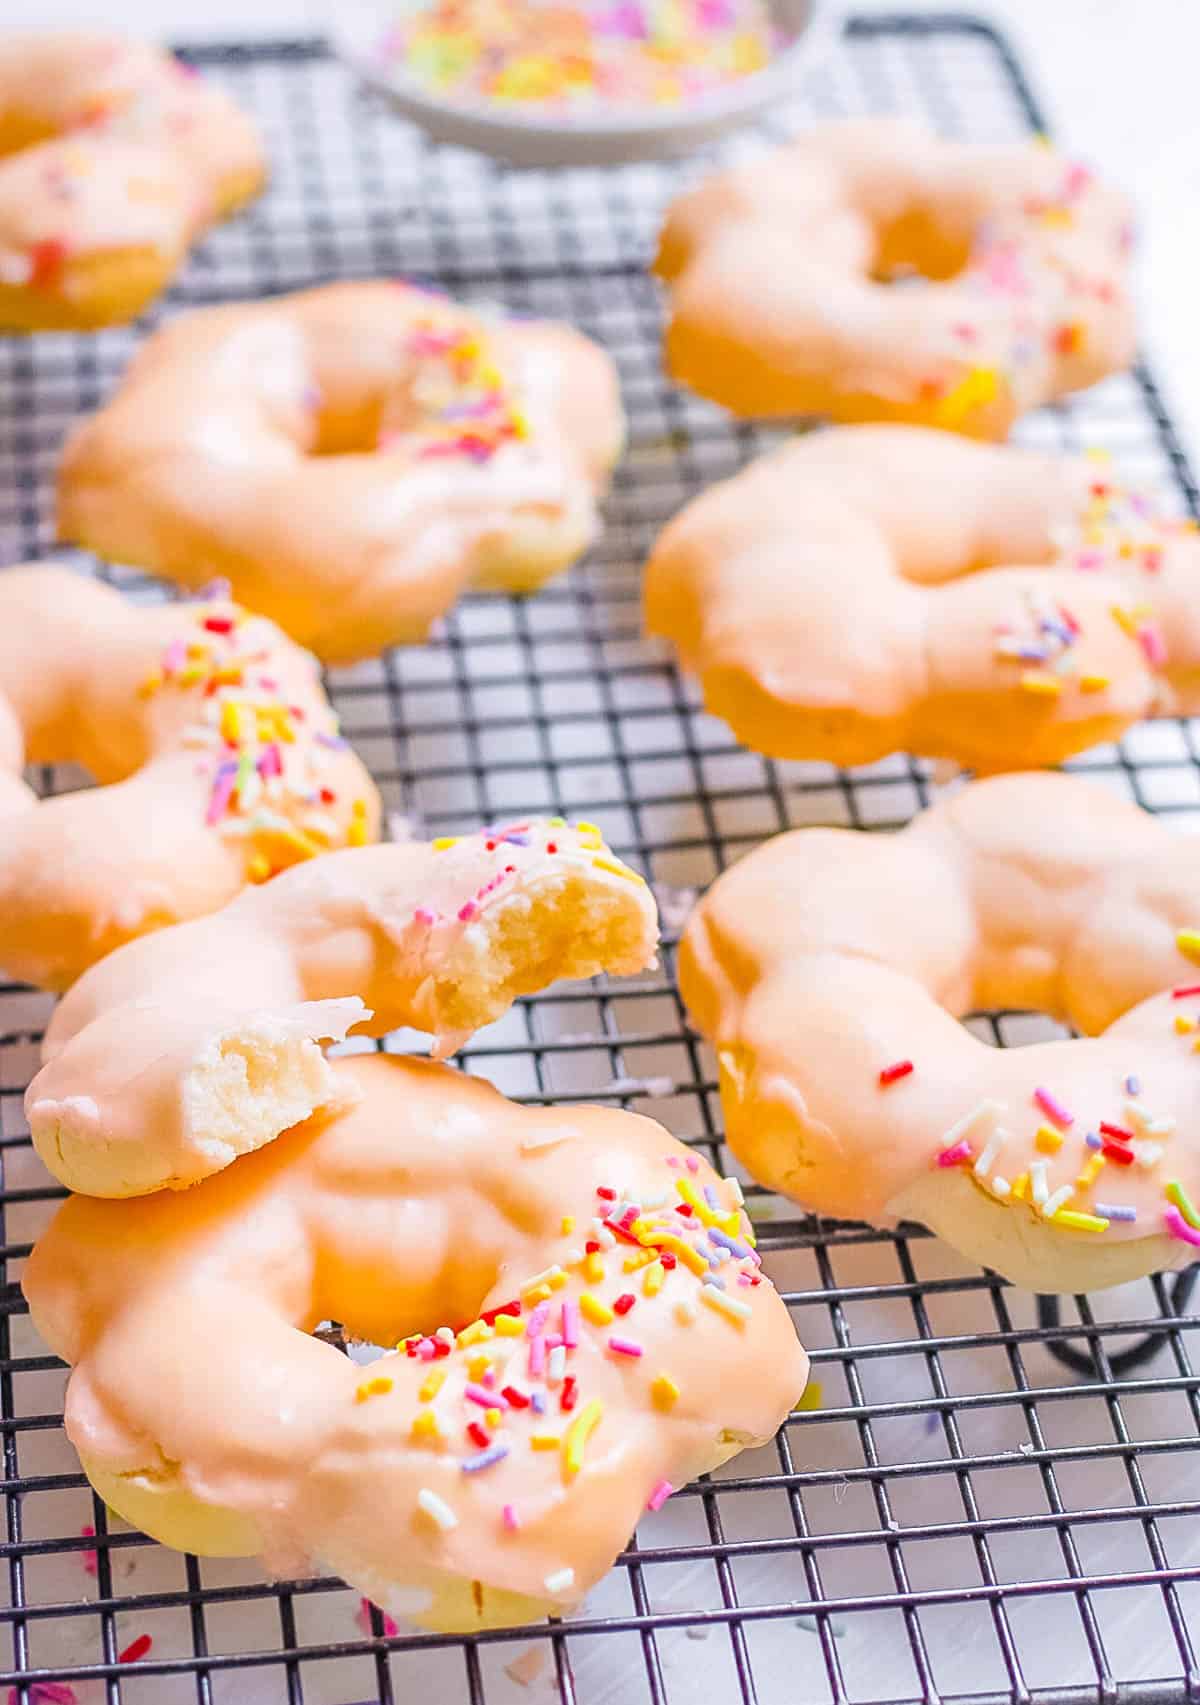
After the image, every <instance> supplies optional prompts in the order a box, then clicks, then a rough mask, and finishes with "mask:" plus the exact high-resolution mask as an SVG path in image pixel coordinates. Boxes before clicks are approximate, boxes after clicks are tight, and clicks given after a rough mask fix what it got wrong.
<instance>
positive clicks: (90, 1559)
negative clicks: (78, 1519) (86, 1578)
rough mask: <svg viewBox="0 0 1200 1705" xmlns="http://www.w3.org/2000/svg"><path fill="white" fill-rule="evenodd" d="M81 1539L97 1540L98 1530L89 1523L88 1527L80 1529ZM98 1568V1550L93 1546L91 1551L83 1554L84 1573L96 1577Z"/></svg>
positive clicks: (90, 1548)
mask: <svg viewBox="0 0 1200 1705" xmlns="http://www.w3.org/2000/svg"><path fill="white" fill-rule="evenodd" d="M79 1537H80V1539H95V1537H96V1530H95V1528H94V1527H93V1526H92V1524H91V1523H90V1522H89V1523H88V1525H87V1526H86V1527H81V1528H80V1530H79ZM96 1567H97V1564H96V1548H95V1546H91V1547H89V1549H88V1550H87V1551H85V1552H84V1553H83V1571H84V1574H85V1575H94V1574H95V1573H96Z"/></svg>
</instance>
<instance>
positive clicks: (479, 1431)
mask: <svg viewBox="0 0 1200 1705" xmlns="http://www.w3.org/2000/svg"><path fill="white" fill-rule="evenodd" d="M467 1437H468V1438H469V1439H471V1440H472V1441H473V1443H475V1444H477V1445H478V1446H479V1448H480V1450H486V1449H487V1447H488V1446H489V1445H490V1444H491V1442H492V1436H491V1434H490V1433H485V1432H484V1430H483V1428H482V1427H481V1426H480V1425H479V1422H478V1421H472V1422H471V1424H470V1425H469V1426H468V1428H467Z"/></svg>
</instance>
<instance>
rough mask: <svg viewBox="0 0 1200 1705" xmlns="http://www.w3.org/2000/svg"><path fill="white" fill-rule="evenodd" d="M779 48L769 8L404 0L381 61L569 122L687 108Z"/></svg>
mask: <svg viewBox="0 0 1200 1705" xmlns="http://www.w3.org/2000/svg"><path fill="white" fill-rule="evenodd" d="M774 45H775V34H774V31H773V29H772V27H771V20H770V12H769V9H768V8H767V6H766V5H765V4H764V3H763V0H591V3H590V4H589V3H588V0H576V3H574V4H571V3H569V0H559V3H556V4H546V3H545V0H403V3H402V4H401V5H399V6H398V7H397V9H396V15H395V21H394V23H393V24H392V26H391V28H390V29H389V30H388V31H387V33H386V34H385V36H384V37H383V38H382V40H381V41H380V42H379V43H378V44H377V47H376V59H377V62H378V63H380V64H381V65H382V66H384V67H386V69H387V70H388V71H389V72H390V73H391V74H392V75H393V76H396V77H397V78H398V79H403V80H405V81H407V82H415V83H417V84H419V85H420V86H421V87H422V88H423V89H425V90H427V91H429V92H431V93H433V94H435V95H437V96H438V97H439V98H441V99H443V100H447V101H453V102H455V103H458V104H466V105H480V104H483V105H487V104H493V103H494V104H497V105H500V106H505V107H514V106H515V107H535V108H538V109H539V110H541V111H542V112H545V113H547V114H549V115H551V116H553V117H554V118H556V119H561V118H568V119H569V118H571V117H581V116H582V117H587V116H589V115H592V114H594V113H596V112H597V111H598V110H600V109H603V108H605V107H610V108H611V107H617V108H624V109H629V108H636V107H664V106H681V105H684V104H686V103H688V102H692V101H695V100H697V99H699V98H701V97H703V96H705V95H707V94H709V93H711V92H712V91H713V90H716V89H720V88H723V87H725V86H727V85H728V84H730V83H734V82H737V81H738V80H739V79H740V78H743V77H746V76H749V75H750V74H751V73H753V72H755V71H760V70H762V69H763V67H764V66H765V65H766V64H767V62H768V61H769V59H770V57H771V53H772V50H773V47H774Z"/></svg>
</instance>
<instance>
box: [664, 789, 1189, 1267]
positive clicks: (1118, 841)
mask: <svg viewBox="0 0 1200 1705" xmlns="http://www.w3.org/2000/svg"><path fill="white" fill-rule="evenodd" d="M1198 924H1200V868H1198V867H1197V861H1196V854H1195V847H1194V844H1193V843H1192V841H1191V839H1190V838H1188V837H1183V836H1177V835H1173V834H1171V833H1170V832H1169V831H1168V830H1167V829H1165V828H1164V827H1163V826H1162V825H1161V824H1160V823H1159V822H1157V821H1156V820H1155V819H1154V818H1153V817H1150V816H1148V815H1147V814H1145V813H1144V812H1141V811H1139V810H1138V809H1137V808H1136V807H1135V806H1133V805H1131V804H1128V803H1126V802H1125V801H1123V800H1120V799H1117V798H1115V797H1114V796H1113V795H1111V794H1109V793H1107V792H1105V791H1103V790H1102V789H1099V788H1097V787H1096V786H1094V785H1093V784H1090V783H1088V782H1085V781H1081V780H1080V779H1078V778H1077V777H1072V776H1065V775H1061V774H1059V775H1056V774H1052V773H1050V774H1036V773H1035V774H1032V775H1017V776H1000V777H994V778H991V779H989V780H987V781H979V782H973V783H970V784H968V785H967V786H966V787H964V788H963V789H962V790H961V791H960V792H958V793H956V794H954V795H953V796H951V797H949V798H947V799H945V800H943V801H942V802H941V803H940V804H938V805H936V806H934V807H933V808H932V809H931V810H929V811H926V812H925V813H924V814H923V815H922V816H920V817H918V818H916V819H915V820H914V822H913V823H912V824H910V825H909V827H907V828H906V829H904V830H903V831H902V832H901V833H900V834H897V835H888V836H876V835H864V834H861V833H850V832H847V831H845V830H840V829H800V830H796V831H794V832H793V833H791V834H787V835H781V836H779V837H778V838H777V839H775V840H772V841H769V842H767V843H766V845H764V846H762V847H760V848H759V849H758V850H757V851H755V852H753V853H752V854H751V855H750V856H749V857H748V858H746V859H744V860H743V861H742V862H741V863H740V864H738V865H736V866H735V867H734V868H733V869H732V870H731V871H729V872H728V873H727V874H726V875H724V876H722V877H721V878H720V879H719V880H718V882H717V883H716V884H715V886H714V887H713V888H712V889H711V890H710V892H709V893H708V895H707V896H706V897H705V899H704V900H703V901H702V902H701V904H700V906H699V908H698V910H697V911H696V912H695V914H694V915H693V917H692V919H691V921H690V923H689V924H688V927H687V931H686V934H685V937H684V940H683V943H682V948H681V953H680V963H679V974H680V987H681V990H682V992H683V996H684V999H685V1001H686V1002H687V1005H688V1008H689V1010H690V1012H691V1013H692V1015H693V1017H694V1019H695V1021H696V1023H697V1025H698V1026H699V1028H700V1029H701V1030H702V1031H703V1032H704V1033H705V1035H707V1036H709V1037H711V1038H712V1039H713V1041H714V1043H715V1045H716V1049H717V1056H718V1060H719V1064H720V1079H721V1099H722V1104H723V1107H724V1111H725V1121H726V1128H727V1133H728V1140H729V1144H730V1147H731V1148H732V1149H733V1151H734V1153H735V1154H737V1155H738V1156H739V1157H740V1159H741V1160H742V1161H743V1162H744V1163H745V1164H746V1165H747V1166H748V1167H749V1168H750V1169H751V1171H752V1172H753V1173H754V1174H755V1176H756V1177H758V1178H760V1179H761V1180H762V1181H763V1183H765V1184H767V1185H769V1186H770V1187H771V1188H772V1189H775V1190H780V1191H782V1192H783V1193H784V1194H786V1195H789V1196H792V1197H795V1198H796V1199H797V1200H798V1201H801V1202H803V1203H805V1204H806V1205H807V1206H808V1207H810V1208H815V1209H816V1210H817V1211H818V1212H820V1213H825V1214H834V1215H838V1216H844V1217H847V1218H853V1219H862V1220H867V1221H870V1222H872V1223H874V1224H886V1225H890V1224H894V1223H895V1222H896V1221H897V1220H915V1221H918V1222H920V1223H922V1224H924V1225H927V1226H929V1227H930V1228H931V1229H932V1230H933V1231H935V1232H937V1233H938V1235H939V1236H940V1237H942V1238H944V1239H945V1240H946V1242H947V1243H950V1244H952V1245H953V1246H954V1248H955V1249H957V1250H958V1251H959V1252H960V1253H961V1254H963V1255H965V1256H966V1257H967V1258H968V1259H970V1260H971V1261H975V1262H978V1263H980V1264H981V1265H983V1266H988V1267H992V1268H995V1270H996V1271H997V1272H999V1273H1002V1274H1003V1275H1004V1276H1005V1277H1007V1278H1009V1279H1011V1280H1013V1281H1014V1282H1016V1283H1018V1284H1023V1285H1028V1286H1029V1287H1031V1288H1032V1289H1034V1290H1037V1291H1044V1292H1058V1291H1064V1292H1067V1291H1070V1292H1078V1291H1086V1290H1092V1289H1098V1288H1101V1287H1103V1286H1106V1285H1115V1284H1121V1283H1124V1282H1125V1281H1126V1280H1129V1279H1133V1278H1136V1277H1140V1276H1141V1275H1143V1274H1145V1273H1150V1272H1154V1271H1156V1270H1158V1269H1159V1268H1163V1267H1176V1266H1181V1265H1184V1264H1186V1263H1188V1262H1191V1261H1194V1260H1195V1259H1196V1247H1197V1245H1200V1211H1198V1208H1197V1204H1200V1164H1198V1160H1200V1156H1198V1151H1197V1147H1196V1140H1195V1134H1196V1132H1197V1130H1200V1060H1197V1058H1196V1055H1197V1051H1198V1048H1200V1042H1198V1038H1200V1029H1198V1027H1197V1019H1198V1018H1200V973H1198V972H1197V963H1198V962H1200V929H1198V928H1197V927H1196V926H1197V925H1198ZM998 1007H999V1008H1024V1009H1036V1010H1039V1011H1043V1012H1047V1013H1051V1014H1053V1015H1054V1016H1055V1017H1058V1018H1061V1019H1063V1020H1065V1021H1067V1022H1069V1023H1071V1024H1072V1025H1074V1026H1075V1027H1076V1028H1077V1029H1078V1030H1080V1031H1082V1032H1084V1035H1085V1037H1087V1038H1092V1039H1090V1040H1074V1041H1054V1042H1047V1043H1038V1044H1034V1045H1031V1046H1028V1047H1024V1048H1013V1049H995V1048H989V1047H987V1046H985V1045H984V1044H983V1043H981V1042H979V1041H978V1040H976V1039H975V1038H974V1037H973V1036H971V1035H970V1034H969V1032H968V1031H966V1030H964V1029H963V1028H962V1027H961V1026H960V1025H959V1024H958V1023H957V1022H956V1020H957V1018H958V1016H959V1015H960V1014H963V1013H966V1012H970V1011H973V1010H977V1009H981V1008H998Z"/></svg>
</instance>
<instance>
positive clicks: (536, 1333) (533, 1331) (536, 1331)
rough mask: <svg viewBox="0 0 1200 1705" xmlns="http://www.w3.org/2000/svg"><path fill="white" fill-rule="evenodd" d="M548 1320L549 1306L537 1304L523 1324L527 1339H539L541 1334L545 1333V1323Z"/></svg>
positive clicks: (545, 1303)
mask: <svg viewBox="0 0 1200 1705" xmlns="http://www.w3.org/2000/svg"><path fill="white" fill-rule="evenodd" d="M549 1318H550V1304H549V1303H548V1302H539V1303H538V1305H537V1307H536V1308H535V1309H534V1311H533V1313H532V1314H531V1315H530V1316H529V1319H528V1320H527V1321H526V1322H525V1336H526V1337H527V1338H540V1337H541V1335H542V1333H543V1332H544V1331H545V1328H546V1322H547V1320H549Z"/></svg>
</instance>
